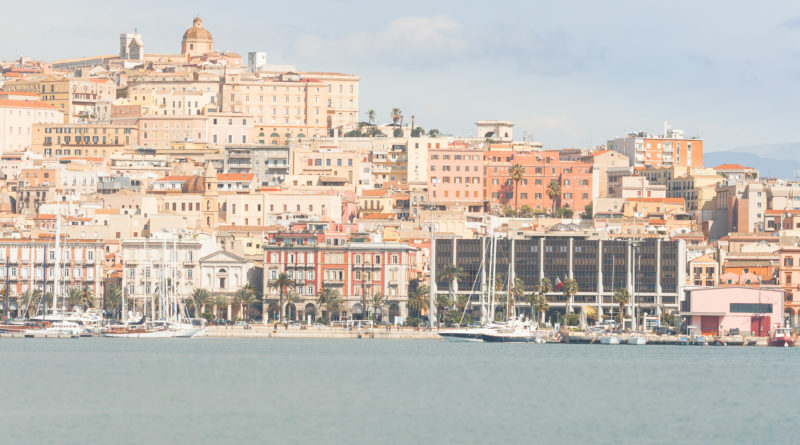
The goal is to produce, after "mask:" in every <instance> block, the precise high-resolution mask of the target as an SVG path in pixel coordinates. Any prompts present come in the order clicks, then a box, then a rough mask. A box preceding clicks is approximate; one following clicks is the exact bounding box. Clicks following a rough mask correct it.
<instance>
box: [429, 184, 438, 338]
mask: <svg viewBox="0 0 800 445" xmlns="http://www.w3.org/2000/svg"><path fill="white" fill-rule="evenodd" d="M438 183H439V181H438V180H437V179H432V180H431V186H430V188H429V189H428V210H429V211H430V214H429V217H430V227H429V229H430V245H431V251H430V259H429V260H428V274H429V276H430V286H428V288H429V291H430V295H429V301H428V325H429V326H430V329H431V330H433V320H434V319H435V314H436V304H435V301H434V300H435V291H434V288H435V286H436V253H435V251H434V245H433V209H434V205H433V186H434V185H435V184H438Z"/></svg>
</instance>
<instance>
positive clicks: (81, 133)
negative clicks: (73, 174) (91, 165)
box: [31, 122, 139, 159]
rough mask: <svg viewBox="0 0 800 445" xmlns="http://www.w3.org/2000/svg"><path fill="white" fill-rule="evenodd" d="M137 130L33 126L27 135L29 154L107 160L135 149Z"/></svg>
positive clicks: (47, 125) (79, 126) (137, 141)
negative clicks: (124, 151)
mask: <svg viewBox="0 0 800 445" xmlns="http://www.w3.org/2000/svg"><path fill="white" fill-rule="evenodd" d="M138 143H139V130H138V128H137V127H136V126H133V125H106V124H64V123H61V122H59V123H57V124H37V125H34V126H33V131H32V135H31V151H32V152H34V153H37V154H40V155H42V156H44V157H45V158H52V159H59V158H62V157H70V156H87V157H100V158H103V159H109V157H110V156H111V154H112V153H114V152H121V151H123V150H126V149H131V148H135V147H137V146H138Z"/></svg>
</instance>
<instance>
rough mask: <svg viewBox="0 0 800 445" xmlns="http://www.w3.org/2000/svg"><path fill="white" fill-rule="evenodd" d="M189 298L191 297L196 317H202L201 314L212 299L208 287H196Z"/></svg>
mask: <svg viewBox="0 0 800 445" xmlns="http://www.w3.org/2000/svg"><path fill="white" fill-rule="evenodd" d="M189 298H191V302H192V308H193V310H194V316H195V318H200V316H201V314H202V313H203V312H205V308H206V305H207V304H208V303H209V302H210V301H211V295H210V294H209V293H208V290H207V289H203V288H196V289H193V290H192V295H191V297H189Z"/></svg>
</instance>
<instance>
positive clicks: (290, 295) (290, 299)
mask: <svg viewBox="0 0 800 445" xmlns="http://www.w3.org/2000/svg"><path fill="white" fill-rule="evenodd" d="M284 299H285V300H286V319H287V320H288V319H289V306H294V304H295V303H297V302H298V301H300V300H301V298H300V295H299V294H298V293H297V292H295V291H293V290H291V289H289V291H288V292H286V295H285V296H284ZM294 314H295V316H297V307H295V311H294Z"/></svg>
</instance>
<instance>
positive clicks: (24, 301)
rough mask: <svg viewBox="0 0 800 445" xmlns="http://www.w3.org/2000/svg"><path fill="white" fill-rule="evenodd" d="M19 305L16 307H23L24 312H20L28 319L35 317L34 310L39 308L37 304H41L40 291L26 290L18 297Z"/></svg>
mask: <svg viewBox="0 0 800 445" xmlns="http://www.w3.org/2000/svg"><path fill="white" fill-rule="evenodd" d="M20 300H21V304H18V305H17V306H18V307H19V308H22V307H23V306H24V307H25V310H24V311H22V313H23V314H25V315H26V316H27V317H28V318H30V317H31V316H33V315H36V310H37V308H38V307H39V304H41V302H42V291H41V290H39V289H35V290H31V289H28V290H26V291H25V292H23V293H22V295H20Z"/></svg>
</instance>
